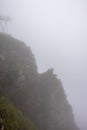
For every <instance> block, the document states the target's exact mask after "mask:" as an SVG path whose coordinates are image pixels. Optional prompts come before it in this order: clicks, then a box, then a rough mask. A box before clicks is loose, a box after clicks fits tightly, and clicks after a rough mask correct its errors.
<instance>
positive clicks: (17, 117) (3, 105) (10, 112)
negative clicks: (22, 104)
mask: <svg viewBox="0 0 87 130" xmlns="http://www.w3.org/2000/svg"><path fill="white" fill-rule="evenodd" d="M0 116H1V117H2V118H3V124H4V129H5V130H36V128H35V126H34V124H33V123H32V122H31V121H30V120H29V119H27V118H25V117H24V116H23V114H22V113H21V112H20V111H18V110H16V108H15V106H14V105H13V104H12V103H11V102H10V101H9V100H7V98H5V97H0Z"/></svg>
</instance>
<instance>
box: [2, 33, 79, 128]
mask: <svg viewBox="0 0 87 130" xmlns="http://www.w3.org/2000/svg"><path fill="white" fill-rule="evenodd" d="M0 93H3V94H2V95H4V96H8V97H9V98H10V99H11V100H12V101H13V102H14V103H15V105H16V106H17V107H18V108H19V109H20V110H21V111H22V112H23V113H24V114H25V115H27V116H29V117H31V119H32V120H33V121H34V122H35V124H36V125H37V127H38V129H39V130H78V127H77V126H76V124H75V122H74V116H73V112H72V108H71V106H70V105H69V104H68V101H67V99H66V95H65V92H64V89H63V86H62V83H61V81H60V79H58V78H57V76H56V75H55V74H54V73H53V69H49V70H48V71H47V72H45V73H43V74H39V73H38V71H37V65H36V62H35V58H34V55H33V54H32V52H31V49H30V47H27V46H26V45H25V44H24V43H23V42H21V41H19V40H17V39H15V38H13V37H11V36H10V35H7V34H0Z"/></svg>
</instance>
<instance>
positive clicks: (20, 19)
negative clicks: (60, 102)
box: [0, 0, 87, 130]
mask: <svg viewBox="0 0 87 130" xmlns="http://www.w3.org/2000/svg"><path fill="white" fill-rule="evenodd" d="M0 15H9V16H10V17H11V18H12V21H11V23H9V29H8V33H10V34H12V35H13V36H15V37H16V38H19V39H21V40H23V41H24V42H25V43H27V45H29V46H31V48H32V51H33V53H34V54H35V56H36V60H37V65H38V67H39V72H43V71H45V70H47V69H48V68H50V67H51V68H54V69H55V73H57V74H58V77H59V78H60V79H61V80H62V82H63V86H64V89H65V92H66V95H67V98H68V101H69V103H70V104H71V105H72V107H73V111H74V115H75V120H76V122H77V124H78V126H79V127H80V128H81V130H87V112H86V111H87V101H86V99H87V1H86V0H0Z"/></svg>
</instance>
